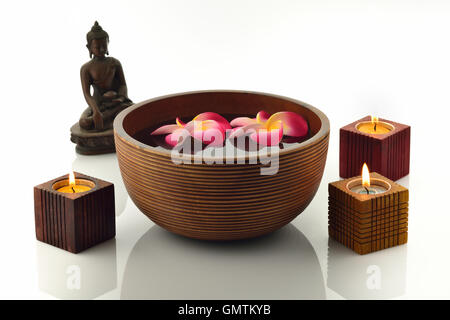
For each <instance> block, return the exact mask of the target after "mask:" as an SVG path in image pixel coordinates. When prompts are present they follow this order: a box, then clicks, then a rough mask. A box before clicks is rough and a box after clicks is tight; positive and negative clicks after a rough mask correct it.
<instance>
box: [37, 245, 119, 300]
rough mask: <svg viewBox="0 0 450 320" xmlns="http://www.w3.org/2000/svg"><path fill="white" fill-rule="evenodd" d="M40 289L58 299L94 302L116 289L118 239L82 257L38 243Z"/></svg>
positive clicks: (95, 248)
mask: <svg viewBox="0 0 450 320" xmlns="http://www.w3.org/2000/svg"><path fill="white" fill-rule="evenodd" d="M36 251H37V252H36V253H37V266H38V270H37V271H38V283H39V289H40V290H41V291H43V292H46V293H48V294H50V295H52V296H54V297H56V298H58V299H94V298H97V297H99V296H101V295H104V294H105V293H107V292H110V291H111V290H114V289H115V288H116V287H117V257H116V255H117V253H116V240H115V239H112V240H110V241H106V242H103V243H102V244H100V245H98V246H95V247H94V248H92V249H91V250H88V251H85V252H83V253H81V254H70V253H68V252H65V251H62V250H54V248H52V247H50V246H47V245H45V244H43V243H41V242H37V246H36Z"/></svg>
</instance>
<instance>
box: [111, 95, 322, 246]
mask: <svg viewBox="0 0 450 320" xmlns="http://www.w3.org/2000/svg"><path fill="white" fill-rule="evenodd" d="M148 103H149V102H148V101H147V102H144V103H142V104H143V105H144V104H148ZM138 107H139V106H138ZM132 108H133V107H132ZM124 112H126V110H125V111H124ZM131 112H132V111H131ZM322 115H323V114H322ZM119 116H121V117H119V119H116V121H115V123H114V134H115V144H116V152H117V157H118V161H119V167H120V171H121V173H122V177H123V180H124V183H125V186H126V188H127V191H128V194H129V195H130V197H131V199H132V200H133V201H134V203H135V204H136V206H137V207H138V208H139V209H140V210H141V211H142V212H143V213H144V214H145V215H146V216H148V217H149V218H150V219H151V220H152V221H153V222H155V223H156V224H158V225H159V226H161V227H163V228H165V229H167V230H169V231H171V232H174V233H177V234H180V235H183V236H186V237H190V238H196V239H204V240H236V239H244V238H252V237H256V236H260V235H263V234H266V233H269V232H272V231H275V230H277V229H279V228H280V227H282V226H284V225H286V224H287V223H289V222H290V221H292V220H293V219H294V218H296V217H297V216H298V215H299V214H300V213H301V212H302V211H303V210H304V209H305V208H306V207H307V206H308V204H309V203H310V202H311V200H312V199H313V197H314V195H315V193H316V191H317V189H318V187H319V184H320V181H321V178H322V175H323V171H324V167H325V161H326V156H327V149H328V140H329V124H328V119H327V118H326V117H325V116H324V115H323V117H325V122H326V123H323V124H322V128H321V130H320V136H317V135H315V136H314V139H309V140H307V141H306V142H305V143H304V144H302V145H301V146H300V147H299V148H293V149H291V150H285V151H281V152H280V154H279V169H278V172H277V173H276V174H274V175H261V171H260V169H261V167H262V165H261V164H241V165H238V164H228V165H227V164H214V165H207V164H204V163H203V164H195V163H192V164H191V163H189V164H175V163H174V162H172V159H171V155H170V153H162V152H160V151H159V152H157V151H155V150H154V148H151V147H145V146H142V144H141V143H138V142H137V141H136V140H134V139H132V138H130V136H128V135H127V134H126V133H125V130H123V128H122V127H121V123H122V121H123V119H124V117H126V115H123V114H120V115H119ZM322 122H324V121H322ZM324 125H326V128H323V126H324ZM324 129H325V130H324Z"/></svg>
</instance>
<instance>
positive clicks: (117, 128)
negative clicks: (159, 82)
mask: <svg viewBox="0 0 450 320" xmlns="http://www.w3.org/2000/svg"><path fill="white" fill-rule="evenodd" d="M199 93H200V94H201V93H243V94H256V95H263V96H268V97H273V98H278V99H283V100H287V101H290V102H293V103H296V104H299V105H301V106H302V107H304V108H306V109H309V110H310V111H312V112H313V113H315V114H316V115H317V116H318V117H319V119H320V121H321V127H320V129H319V131H318V132H317V133H316V134H315V135H313V136H312V137H311V138H309V139H307V140H305V141H303V142H301V143H299V144H298V145H296V146H293V147H292V148H288V149H279V156H282V155H286V154H290V153H292V152H295V151H299V150H301V149H304V148H306V147H308V146H309V145H313V144H314V143H316V142H318V141H320V140H321V139H322V138H323V137H325V136H326V135H327V134H328V133H329V132H330V121H329V120H328V117H327V116H326V115H325V114H324V113H323V112H322V111H320V110H319V109H317V108H316V107H313V106H312V105H310V104H308V103H305V102H303V101H300V100H297V99H292V98H289V97H285V96H281V95H277V94H272V93H266V92H258V91H247V90H198V91H186V92H179V93H173V94H168V95H164V96H158V97H155V98H151V99H147V100H144V101H141V102H139V103H136V104H134V105H132V106H130V107H128V108H126V109H124V110H122V111H121V112H120V113H119V114H118V115H117V116H116V117H115V119H114V123H113V128H114V132H115V134H117V135H118V136H119V137H120V138H121V139H123V140H124V141H126V142H127V143H129V144H131V145H134V146H136V147H138V148H140V149H143V150H146V151H149V152H151V153H153V154H157V155H160V156H163V157H169V158H170V157H171V151H170V150H167V151H165V150H164V151H163V150H158V149H156V148H154V147H152V146H149V145H147V144H144V143H142V142H140V141H138V140H136V139H134V138H133V137H132V136H130V135H129V134H128V133H127V132H126V131H125V129H124V128H123V120H124V119H125V117H126V116H127V115H128V114H130V113H131V112H133V111H134V110H136V109H138V108H140V107H142V106H143V105H146V104H149V103H151V102H154V101H158V100H163V99H168V98H172V97H176V96H183V95H190V94H199ZM193 157H194V155H192V154H183V157H182V159H186V160H192V158H193ZM249 158H252V159H253V155H249V154H248V153H246V154H245V156H240V157H239V156H238V157H234V159H235V160H243V159H245V160H248V159H249ZM202 159H203V160H204V161H208V160H209V161H214V160H215V158H209V157H205V156H203V157H202ZM202 162H203V161H202ZM191 163H192V164H195V162H191ZM214 165H216V163H214ZM221 165H227V164H226V163H224V164H221Z"/></svg>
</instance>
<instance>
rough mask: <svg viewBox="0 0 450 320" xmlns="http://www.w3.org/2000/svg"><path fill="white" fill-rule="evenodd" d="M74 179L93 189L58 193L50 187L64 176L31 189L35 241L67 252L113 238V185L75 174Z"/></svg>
mask: <svg viewBox="0 0 450 320" xmlns="http://www.w3.org/2000/svg"><path fill="white" fill-rule="evenodd" d="M75 178H76V179H85V180H90V181H92V182H93V183H94V184H95V187H94V188H92V189H91V190H89V191H86V192H81V193H62V192H58V191H56V190H54V189H53V185H54V184H55V183H56V182H58V181H61V180H67V179H68V175H64V176H62V177H59V178H56V179H53V180H50V181H48V182H45V183H43V184H40V185H38V186H35V187H34V211H35V225H36V238H37V240H39V241H42V242H45V243H47V244H50V245H53V246H55V247H58V248H61V249H64V250H67V251H69V252H72V253H78V252H81V251H83V250H85V249H87V248H89V247H92V246H94V245H96V244H98V243H100V242H103V241H106V240H109V239H111V238H114V236H115V235H116V225H115V207H114V185H113V184H112V183H109V182H106V181H103V180H100V179H97V178H92V177H89V176H86V175H83V174H81V173H77V172H75Z"/></svg>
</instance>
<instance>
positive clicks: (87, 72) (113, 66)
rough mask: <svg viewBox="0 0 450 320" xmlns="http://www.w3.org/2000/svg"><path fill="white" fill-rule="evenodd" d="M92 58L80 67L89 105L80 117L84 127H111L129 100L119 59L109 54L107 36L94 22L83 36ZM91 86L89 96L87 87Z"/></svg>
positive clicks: (96, 128)
mask: <svg viewBox="0 0 450 320" xmlns="http://www.w3.org/2000/svg"><path fill="white" fill-rule="evenodd" d="M86 38H87V45H86V47H87V48H88V50H89V56H90V57H91V60H90V61H89V62H87V63H85V64H84V65H83V66H82V67H81V71H80V75H81V86H82V88H83V94H84V98H85V99H86V102H87V104H88V105H89V107H88V108H87V109H86V110H85V111H84V112H83V114H82V115H81V118H80V121H79V123H80V127H81V128H83V129H86V130H93V129H95V130H104V129H105V128H110V127H111V126H112V121H113V120H114V117H115V116H116V115H117V114H118V113H119V112H120V111H122V110H123V109H125V108H127V107H129V106H130V105H131V104H132V102H131V100H130V99H128V96H127V84H126V82H125V76H124V74H123V69H122V65H121V64H120V62H119V60H117V59H115V58H113V57H106V55H108V42H109V36H108V33H106V31H104V30H103V29H102V27H101V26H100V25H99V24H98V22H97V21H96V22H95V24H94V26H93V27H92V29H91V31H89V32H88V34H87V35H86ZM91 86H92V88H93V89H94V94H93V95H91V92H90V87H91Z"/></svg>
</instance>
